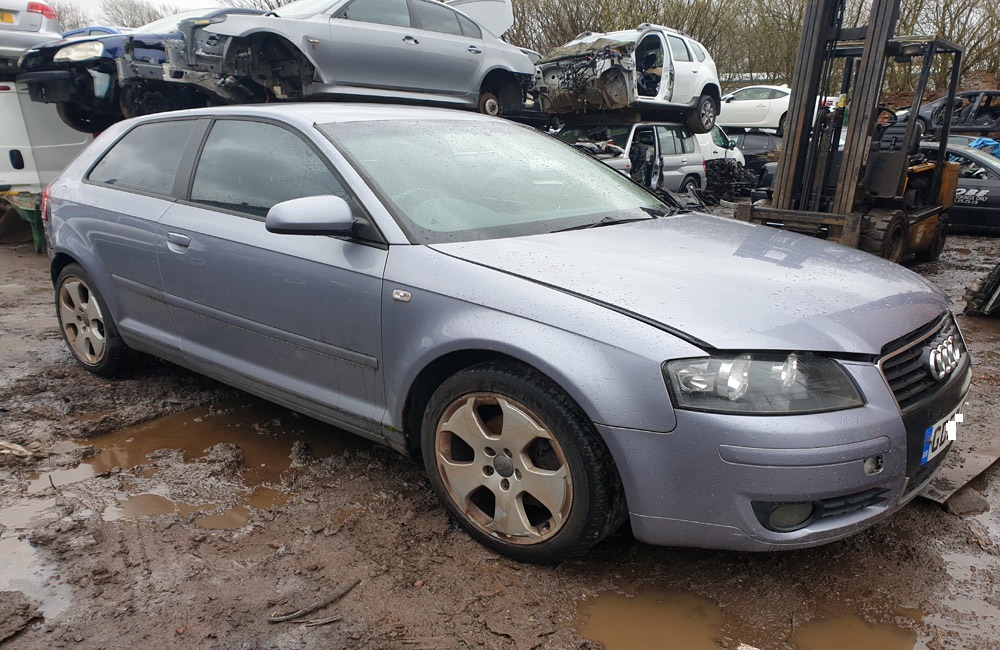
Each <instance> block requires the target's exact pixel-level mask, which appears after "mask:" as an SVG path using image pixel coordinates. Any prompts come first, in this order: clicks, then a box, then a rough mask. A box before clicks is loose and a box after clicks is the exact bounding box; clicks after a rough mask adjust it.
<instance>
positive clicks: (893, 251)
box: [860, 212, 906, 264]
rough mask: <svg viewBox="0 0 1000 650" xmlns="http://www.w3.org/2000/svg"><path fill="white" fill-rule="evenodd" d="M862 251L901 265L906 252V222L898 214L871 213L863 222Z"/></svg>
mask: <svg viewBox="0 0 1000 650" xmlns="http://www.w3.org/2000/svg"><path fill="white" fill-rule="evenodd" d="M860 248H861V250H864V251H868V252H869V253H871V254H873V255H878V256H879V257H884V258H885V259H887V260H889V261H890V262H895V263H897V264H898V263H899V262H901V261H902V259H903V255H904V253H905V252H906V221H905V220H904V219H903V215H902V214H900V213H898V212H884V213H876V212H872V213H869V214H868V215H866V216H865V217H864V220H863V221H862V222H861V241H860Z"/></svg>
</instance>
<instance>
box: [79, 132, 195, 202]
mask: <svg viewBox="0 0 1000 650" xmlns="http://www.w3.org/2000/svg"><path fill="white" fill-rule="evenodd" d="M195 124H196V122H195V120H184V121H177V122H152V123H150V124H142V125H140V126H137V127H136V128H134V129H132V130H131V131H129V132H128V133H126V134H125V137H124V138H122V139H121V140H119V141H118V142H117V143H116V144H115V146H114V147H112V148H111V150H110V151H108V152H107V153H106V154H104V157H103V158H101V161H100V162H99V163H97V165H96V166H95V167H94V168H93V169H92V170H91V171H90V175H89V176H88V178H89V179H90V180H91V181H93V182H95V183H106V184H107V185H114V186H116V187H123V188H126V189H130V190H139V191H142V192H151V193H153V194H164V195H167V196H169V195H170V194H171V193H172V190H173V188H174V177H175V176H176V175H177V168H178V166H179V165H180V161H181V156H182V155H183V153H184V149H185V147H187V143H188V138H189V137H190V136H191V134H192V133H193V131H194V126H195Z"/></svg>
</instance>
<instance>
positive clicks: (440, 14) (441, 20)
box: [414, 0, 462, 36]
mask: <svg viewBox="0 0 1000 650" xmlns="http://www.w3.org/2000/svg"><path fill="white" fill-rule="evenodd" d="M414 6H415V7H416V9H417V18H419V19H420V28H421V29H426V30H427V31H429V32H440V33H442V34H454V35H455V36H461V35H462V26H461V25H459V24H458V14H456V13H455V12H454V11H452V10H451V9H449V8H447V7H445V6H444V5H442V4H440V3H438V2H428V1H424V0H417V2H416V3H414Z"/></svg>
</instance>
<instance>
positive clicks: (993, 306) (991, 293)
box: [963, 264, 1000, 316]
mask: <svg viewBox="0 0 1000 650" xmlns="http://www.w3.org/2000/svg"><path fill="white" fill-rule="evenodd" d="M963 299H964V300H965V312H964V313H965V315H966V316H1000V264H997V265H996V267H994V269H993V270H992V271H990V272H989V273H988V274H987V275H986V277H984V278H981V279H979V280H977V281H976V282H974V283H973V284H972V286H971V287H969V288H968V289H966V290H965V296H963Z"/></svg>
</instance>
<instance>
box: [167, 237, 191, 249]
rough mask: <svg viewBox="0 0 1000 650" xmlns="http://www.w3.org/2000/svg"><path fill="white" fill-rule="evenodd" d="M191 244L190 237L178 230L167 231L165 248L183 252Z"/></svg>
mask: <svg viewBox="0 0 1000 650" xmlns="http://www.w3.org/2000/svg"><path fill="white" fill-rule="evenodd" d="M190 245H191V238H190V237H188V236H187V235H182V234H180V233H179V232H168V233H167V248H169V249H170V250H172V251H173V252H175V253H183V252H184V251H186V250H187V247H188V246H190Z"/></svg>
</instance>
